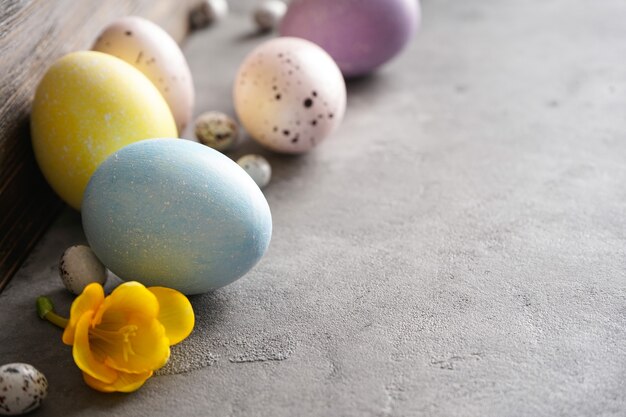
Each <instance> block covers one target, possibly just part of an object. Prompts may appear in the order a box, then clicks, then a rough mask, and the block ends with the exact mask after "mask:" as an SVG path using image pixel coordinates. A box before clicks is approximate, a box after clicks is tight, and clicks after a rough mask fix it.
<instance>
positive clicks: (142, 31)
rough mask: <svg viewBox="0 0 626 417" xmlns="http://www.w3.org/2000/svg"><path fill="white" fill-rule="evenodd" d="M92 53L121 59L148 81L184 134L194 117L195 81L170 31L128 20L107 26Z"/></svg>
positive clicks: (131, 18) (126, 18)
mask: <svg viewBox="0 0 626 417" xmlns="http://www.w3.org/2000/svg"><path fill="white" fill-rule="evenodd" d="M92 49H93V50H94V51H99V52H104V53H105V54H109V55H113V56H115V57H118V58H120V59H121V60H123V61H126V62H128V63H129V64H131V65H132V66H134V67H135V68H137V69H138V70H139V71H141V72H142V73H143V74H144V75H145V76H146V77H148V79H149V80H150V81H152V83H153V84H154V85H155V87H156V88H157V89H158V90H159V92H160V93H161V95H162V96H163V98H165V101H166V102H167V104H168V106H169V107H170V110H171V112H172V115H173V116H174V120H175V121H176V127H177V129H178V133H179V134H182V131H183V130H185V127H186V126H187V124H189V122H190V120H191V115H192V113H193V104H194V88H193V80H192V78H191V71H190V70H189V66H188V65H187V60H186V59H185V56H184V55H183V53H182V51H181V50H180V48H179V47H178V44H177V43H176V41H175V40H174V39H172V37H171V36H170V35H169V34H168V33H167V32H166V31H164V30H163V29H161V28H160V27H159V26H158V25H156V24H154V23H152V22H151V21H149V20H146V19H144V18H142V17H138V16H125V17H122V18H119V19H117V20H116V21H114V22H113V23H111V24H110V25H109V26H107V27H106V28H105V29H104V30H103V31H102V33H101V34H100V36H98V38H97V39H96V42H95V43H94V45H93V48H92Z"/></svg>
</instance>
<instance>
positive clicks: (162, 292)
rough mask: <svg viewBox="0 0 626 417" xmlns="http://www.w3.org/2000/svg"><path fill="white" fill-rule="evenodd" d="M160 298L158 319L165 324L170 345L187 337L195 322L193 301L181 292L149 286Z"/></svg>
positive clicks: (158, 298)
mask: <svg viewBox="0 0 626 417" xmlns="http://www.w3.org/2000/svg"><path fill="white" fill-rule="evenodd" d="M148 290H150V292H152V294H154V295H155V296H156V298H157V300H159V315H158V316H157V319H158V320H159V321H160V322H161V324H162V325H163V326H165V335H166V336H167V337H168V338H169V339H170V346H171V345H175V344H176V343H178V342H180V341H182V340H183V339H185V338H186V337H187V336H189V334H190V333H191V331H192V330H193V326H194V324H195V317H194V314H193V308H192V307H191V303H190V302H189V300H188V299H187V297H185V296H184V295H183V294H181V293H180V292H178V291H176V290H173V289H171V288H165V287H149V288H148Z"/></svg>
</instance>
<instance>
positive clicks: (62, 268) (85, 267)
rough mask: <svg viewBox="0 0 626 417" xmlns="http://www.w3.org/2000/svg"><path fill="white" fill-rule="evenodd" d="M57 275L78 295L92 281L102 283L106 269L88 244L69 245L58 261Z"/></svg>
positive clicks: (69, 289) (105, 276)
mask: <svg viewBox="0 0 626 417" xmlns="http://www.w3.org/2000/svg"><path fill="white" fill-rule="evenodd" d="M59 275H60V276H61V280H62V281H63V285H65V288H67V290H68V291H69V292H71V293H73V294H76V295H79V294H81V293H82V292H83V290H84V289H85V287H86V286H87V285H89V284H91V283H92V282H98V283H100V284H102V285H104V283H105V282H106V280H107V270H106V268H105V266H104V265H103V264H102V262H100V260H99V259H98V258H97V257H96V254H95V253H93V251H92V250H91V248H90V247H89V246H84V245H76V246H71V247H69V248H68V249H66V250H65V252H63V255H62V256H61V260H60V261H59Z"/></svg>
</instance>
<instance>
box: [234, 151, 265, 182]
mask: <svg viewBox="0 0 626 417" xmlns="http://www.w3.org/2000/svg"><path fill="white" fill-rule="evenodd" d="M237 163H238V164H239V166H240V167H242V168H243V170H244V171H246V172H247V173H248V175H250V177H252V179H253V180H254V182H256V185H258V186H259V188H263V187H265V186H266V185H267V184H269V183H270V179H271V178H272V166H271V165H270V163H269V162H267V159H265V158H263V157H262V156H261V155H244V156H242V157H241V158H239V159H238V160H237Z"/></svg>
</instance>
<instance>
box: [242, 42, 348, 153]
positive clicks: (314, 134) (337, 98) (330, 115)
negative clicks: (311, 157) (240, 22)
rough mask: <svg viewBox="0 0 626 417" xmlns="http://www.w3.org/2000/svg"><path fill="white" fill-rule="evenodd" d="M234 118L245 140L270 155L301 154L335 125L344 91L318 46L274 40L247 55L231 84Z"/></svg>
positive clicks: (336, 72)
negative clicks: (249, 138)
mask: <svg viewBox="0 0 626 417" xmlns="http://www.w3.org/2000/svg"><path fill="white" fill-rule="evenodd" d="M234 101H235V109H236V111H237V116H238V117H239V120H240V121H241V123H242V125H243V126H244V127H245V129H246V130H247V131H248V133H249V134H250V136H251V137H252V138H254V139H255V140H256V141H257V142H259V143H260V144H261V145H264V146H265V147H267V148H269V149H272V150H274V151H276V152H283V153H303V152H307V151H308V150H310V149H311V148H313V147H314V146H315V145H317V144H318V143H320V142H321V141H323V140H324V139H325V138H327V137H328V136H329V135H330V134H331V133H332V132H333V131H334V130H335V129H336V128H337V126H338V125H339V124H340V123H341V120H342V119H343V115H344V112H345V109H346V85H345V82H344V80H343V77H342V75H341V71H340V70H339V68H338V67H337V64H335V62H334V61H333V59H332V58H331V57H330V55H328V54H327V53H326V52H325V51H324V50H323V49H321V48H320V47H319V46H317V45H315V44H313V43H311V42H309V41H306V40H304V39H297V38H289V37H282V38H275V39H272V40H270V41H267V42H265V43H263V44H262V45H260V46H258V47H257V48H256V49H255V50H253V51H252V53H250V55H248V57H247V58H246V59H245V60H244V62H243V63H242V64H241V67H240V68H239V72H238V74H237V77H236V79H235V86H234Z"/></svg>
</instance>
